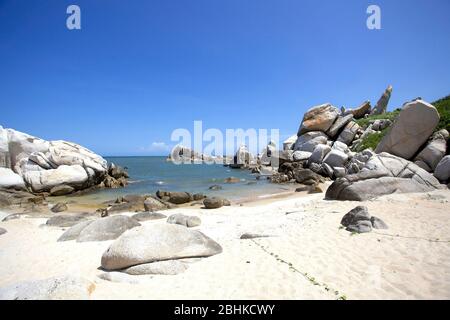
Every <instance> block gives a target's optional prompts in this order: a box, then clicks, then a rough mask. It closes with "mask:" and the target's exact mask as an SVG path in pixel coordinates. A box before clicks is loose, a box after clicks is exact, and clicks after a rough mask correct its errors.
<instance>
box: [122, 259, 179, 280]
mask: <svg viewBox="0 0 450 320" xmlns="http://www.w3.org/2000/svg"><path fill="white" fill-rule="evenodd" d="M187 269H188V264H187V263H185V262H183V261H182V259H181V260H165V261H157V262H152V263H143V264H138V265H136V266H132V267H129V268H125V269H122V270H121V271H122V272H124V273H127V274H129V275H135V276H136V275H147V274H159V275H176V274H179V273H182V272H184V271H186V270H187Z"/></svg>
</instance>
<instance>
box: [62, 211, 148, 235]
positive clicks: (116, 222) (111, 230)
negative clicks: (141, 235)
mask: <svg viewBox="0 0 450 320" xmlns="http://www.w3.org/2000/svg"><path fill="white" fill-rule="evenodd" d="M140 225H141V224H140V223H139V222H137V221H136V220H134V219H132V218H130V217H127V216H121V215H117V216H111V217H105V218H100V219H97V220H94V221H83V222H80V223H78V224H76V225H74V226H73V227H72V228H70V229H69V230H67V231H66V232H65V233H64V234H63V235H62V236H61V237H60V238H59V239H58V241H67V240H73V239H76V240H77V242H87V241H105V240H113V239H116V238H118V237H119V236H120V235H121V234H122V233H124V232H125V231H127V230H129V229H132V228H135V227H138V226H140Z"/></svg>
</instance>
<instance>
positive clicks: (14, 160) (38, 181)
mask: <svg viewBox="0 0 450 320" xmlns="http://www.w3.org/2000/svg"><path fill="white" fill-rule="evenodd" d="M127 178H128V174H127V173H126V172H125V170H124V169H122V168H120V167H119V166H116V165H114V164H109V165H108V163H107V161H106V160H105V159H103V158H102V157H101V156H99V155H97V154H95V153H93V152H92V151H90V150H88V149H86V148H84V147H82V146H80V145H78V144H75V143H72V142H67V141H61V140H58V141H46V140H43V139H39V138H36V137H33V136H30V135H28V134H25V133H22V132H19V131H16V130H13V129H4V128H3V127H0V188H1V189H10V190H22V191H28V192H31V193H33V194H50V195H55V196H60V195H65V194H70V193H73V192H75V191H78V190H84V189H88V188H92V187H107V188H116V187H121V186H124V185H126V184H127Z"/></svg>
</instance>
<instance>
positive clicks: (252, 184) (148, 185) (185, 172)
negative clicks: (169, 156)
mask: <svg viewBox="0 0 450 320" xmlns="http://www.w3.org/2000/svg"><path fill="white" fill-rule="evenodd" d="M105 159H106V160H108V162H113V163H115V164H118V165H120V166H122V167H126V168H128V169H127V170H128V174H129V175H130V180H129V182H130V183H129V185H128V186H127V187H125V188H119V189H102V190H97V191H94V192H92V193H90V194H88V195H86V196H85V197H86V198H91V199H92V200H98V199H111V198H114V197H117V196H120V195H124V194H153V193H155V192H156V191H157V190H159V189H161V190H168V191H186V192H191V193H204V194H206V195H209V196H222V197H227V198H228V199H230V200H243V199H248V198H257V197H261V196H264V195H268V194H277V193H282V192H286V191H288V190H290V189H291V188H289V187H288V186H283V185H277V184H272V183H269V182H268V181H267V179H266V178H265V177H261V179H260V180H257V179H256V175H254V174H252V173H250V171H248V170H236V169H230V168H228V167H224V166H223V165H207V164H182V165H176V164H173V163H172V162H169V161H166V157H105ZM228 177H236V178H239V179H241V182H239V183H233V184H227V183H224V180H225V179H226V178H228ZM216 184H217V185H220V186H221V187H222V190H218V191H212V190H209V187H210V186H212V185H216Z"/></svg>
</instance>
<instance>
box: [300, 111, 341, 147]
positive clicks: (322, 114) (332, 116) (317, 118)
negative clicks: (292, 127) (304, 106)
mask: <svg viewBox="0 0 450 320" xmlns="http://www.w3.org/2000/svg"><path fill="white" fill-rule="evenodd" d="M339 113H340V112H339V110H338V109H337V108H336V107H334V106H332V105H331V104H329V103H326V104H322V105H320V106H316V107H313V108H311V109H309V110H308V111H306V113H305V115H304V116H303V120H302V123H301V125H300V128H299V130H298V133H297V135H298V136H301V135H303V134H304V133H306V132H309V131H322V132H326V131H327V130H328V129H330V127H331V126H332V125H333V123H334V121H335V120H336V118H337V117H338V116H339ZM305 151H307V150H305Z"/></svg>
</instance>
